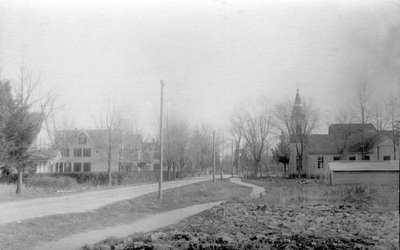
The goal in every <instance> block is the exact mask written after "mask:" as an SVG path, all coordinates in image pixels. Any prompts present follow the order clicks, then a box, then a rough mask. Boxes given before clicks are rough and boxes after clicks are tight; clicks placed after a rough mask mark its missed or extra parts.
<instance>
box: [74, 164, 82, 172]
mask: <svg viewBox="0 0 400 250" xmlns="http://www.w3.org/2000/svg"><path fill="white" fill-rule="evenodd" d="M81 171H82V164H81V163H80V162H75V163H74V172H81Z"/></svg>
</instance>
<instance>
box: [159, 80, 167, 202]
mask: <svg viewBox="0 0 400 250" xmlns="http://www.w3.org/2000/svg"><path fill="white" fill-rule="evenodd" d="M160 83H161V102H160V176H159V180H158V199H159V200H162V196H163V195H162V182H163V161H164V147H163V143H164V140H163V105H164V86H165V83H164V81H163V80H161V82H160Z"/></svg>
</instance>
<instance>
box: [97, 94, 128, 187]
mask: <svg viewBox="0 0 400 250" xmlns="http://www.w3.org/2000/svg"><path fill="white" fill-rule="evenodd" d="M127 114H128V112H127V109H126V108H123V107H121V106H118V105H117V104H116V103H115V101H113V102H111V101H110V100H107V101H106V102H105V104H104V107H99V113H98V116H97V117H93V119H94V121H95V122H96V124H97V128H98V129H101V130H102V131H103V130H105V131H104V132H105V133H106V136H107V139H106V144H107V147H106V152H107V175H108V185H109V186H111V185H112V175H111V165H112V153H113V150H115V148H116V147H118V148H119V146H120V141H121V140H120V139H121V135H122V134H121V128H122V124H123V121H124V119H125V117H126V116H127ZM118 150H119V149H118Z"/></svg>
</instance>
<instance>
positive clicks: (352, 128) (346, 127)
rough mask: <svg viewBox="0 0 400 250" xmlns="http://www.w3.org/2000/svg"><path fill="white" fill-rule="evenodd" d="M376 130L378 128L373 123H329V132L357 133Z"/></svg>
mask: <svg viewBox="0 0 400 250" xmlns="http://www.w3.org/2000/svg"><path fill="white" fill-rule="evenodd" d="M363 131H364V132H375V131H376V128H375V126H374V125H373V124H372V123H365V124H362V123H346V124H331V125H329V131H328V134H338V133H340V134H342V133H348V134H356V133H362V132H363Z"/></svg>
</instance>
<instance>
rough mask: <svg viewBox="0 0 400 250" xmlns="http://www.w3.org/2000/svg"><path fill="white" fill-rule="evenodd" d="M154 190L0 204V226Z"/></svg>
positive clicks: (173, 183) (179, 183) (167, 185)
mask: <svg viewBox="0 0 400 250" xmlns="http://www.w3.org/2000/svg"><path fill="white" fill-rule="evenodd" d="M210 179H211V177H210V176H206V177H195V178H190V179H185V180H179V181H171V182H165V183H163V189H169V188H175V187H181V186H185V185H189V184H193V183H197V182H201V181H206V180H210ZM157 190H158V184H146V185H140V186H132V187H123V188H116V189H111V190H101V191H91V192H86V193H80V194H73V195H67V196H61V197H51V198H40V199H31V200H23V201H17V202H7V203H1V204H0V211H1V213H0V225H1V224H6V223H9V222H13V221H21V220H25V219H31V218H36V217H43V216H48V215H53V214H65V213H79V212H85V211H89V210H93V209H96V208H99V207H101V206H104V205H107V204H110V203H113V202H117V201H122V200H128V199H133V198H135V197H138V196H141V195H144V194H148V193H151V192H155V191H157Z"/></svg>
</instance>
